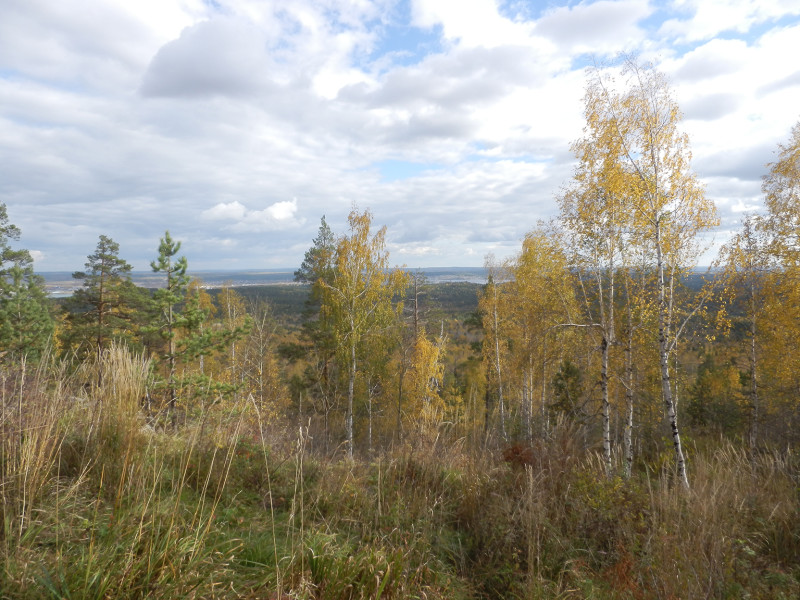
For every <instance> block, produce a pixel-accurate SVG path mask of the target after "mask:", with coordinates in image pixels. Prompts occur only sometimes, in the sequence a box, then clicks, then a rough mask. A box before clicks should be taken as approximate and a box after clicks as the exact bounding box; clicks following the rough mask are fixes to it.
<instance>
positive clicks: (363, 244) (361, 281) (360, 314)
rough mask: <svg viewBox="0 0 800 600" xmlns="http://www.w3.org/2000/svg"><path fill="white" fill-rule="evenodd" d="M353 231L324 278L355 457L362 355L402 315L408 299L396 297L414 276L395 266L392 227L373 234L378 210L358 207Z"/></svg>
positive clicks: (327, 312)
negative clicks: (391, 252)
mask: <svg viewBox="0 0 800 600" xmlns="http://www.w3.org/2000/svg"><path fill="white" fill-rule="evenodd" d="M348 223H349V228H350V233H349V235H345V236H343V237H341V238H339V240H338V243H337V244H336V255H335V261H334V269H333V272H332V275H331V278H330V280H329V281H326V280H325V279H320V284H321V288H322V290H321V291H322V309H321V314H322V315H323V316H324V318H326V319H329V322H330V323H331V326H332V328H333V336H334V339H335V341H336V348H337V353H338V357H339V360H340V362H341V363H342V364H343V365H345V367H346V372H347V407H346V413H345V432H346V438H347V452H348V455H349V456H350V457H352V456H353V404H354V395H355V382H356V374H357V373H358V362H357V358H358V354H359V350H360V349H361V346H362V344H363V343H364V342H365V340H366V338H367V337H368V336H371V335H379V334H381V333H382V332H384V331H385V330H386V329H387V328H388V327H389V326H390V325H391V324H392V323H394V322H395V321H396V319H398V318H399V315H400V313H401V311H402V303H395V302H394V298H395V297H399V295H400V294H401V293H402V292H403V291H404V290H405V288H406V286H407V285H408V275H407V274H406V273H405V272H404V271H401V270H398V269H390V267H389V252H388V251H387V250H386V228H385V227H382V228H381V229H379V230H378V231H377V232H375V233H374V234H372V233H371V225H372V214H371V213H370V212H369V211H368V210H365V211H364V212H358V210H356V209H353V210H352V211H351V212H350V215H349V217H348Z"/></svg>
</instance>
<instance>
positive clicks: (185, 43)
mask: <svg viewBox="0 0 800 600" xmlns="http://www.w3.org/2000/svg"><path fill="white" fill-rule="evenodd" d="M268 65H269V61H268V60H267V40H266V38H265V36H264V35H263V34H262V33H261V32H260V31H259V30H258V29H256V28H255V27H254V26H253V25H251V24H249V23H247V22H246V21H243V20H241V19H233V18H215V19H211V20H209V21H203V22H202V23H199V24H197V25H195V26H193V27H188V28H187V29H185V30H184V31H183V33H181V36H180V38H178V39H177V40H173V41H171V42H169V43H168V44H166V45H165V46H163V47H162V48H161V49H160V50H159V51H158V53H157V54H156V55H155V57H153V60H152V61H151V63H150V66H149V67H148V69H147V72H146V73H145V75H144V79H143V82H142V86H141V92H142V94H143V95H145V96H173V97H181V96H207V95H215V94H219V95H223V96H226V95H233V96H238V95H242V94H249V93H253V92H256V91H259V90H262V89H264V88H265V87H266V86H267V85H268V69H269V66H268Z"/></svg>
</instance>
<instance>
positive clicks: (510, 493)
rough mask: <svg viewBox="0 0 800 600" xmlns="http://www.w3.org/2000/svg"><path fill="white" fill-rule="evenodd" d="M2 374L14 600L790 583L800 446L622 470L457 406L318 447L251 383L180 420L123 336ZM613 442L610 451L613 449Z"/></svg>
mask: <svg viewBox="0 0 800 600" xmlns="http://www.w3.org/2000/svg"><path fill="white" fill-rule="evenodd" d="M102 361H103V363H104V364H103V365H102V372H103V373H105V374H106V376H105V377H103V379H102V383H101V385H100V386H95V385H90V386H85V385H83V382H84V381H87V380H88V381H95V378H94V377H93V376H92V375H93V373H94V371H93V369H97V368H98V366H97V365H92V366H85V367H84V369H83V370H82V371H79V373H78V374H76V375H73V376H67V375H66V374H65V373H64V372H63V370H60V369H59V367H58V365H57V364H56V363H54V362H53V361H50V360H45V361H44V362H43V363H41V364H40V366H39V367H38V368H36V369H26V368H25V367H21V368H20V369H19V370H17V371H16V372H14V373H7V374H6V377H5V378H4V381H3V406H2V416H1V417H0V418H1V419H2V421H1V422H0V427H2V431H3V447H2V455H1V456H0V464H1V465H2V488H0V490H1V493H2V499H3V502H2V507H3V509H2V510H3V513H2V530H1V531H0V564H1V565H2V576H1V577H0V596H2V597H3V598H76V599H77V598H143V597H150V598H176V597H186V598H242V597H245V598H247V597H250V598H336V599H339V598H413V597H418V598H423V597H424V598H698V597H704V598H709V597H711V598H725V597H731V598H734V597H736V598H741V597H751V598H791V597H797V595H798V594H800V562H799V559H800V510H798V509H800V497H799V496H798V489H799V488H798V485H799V484H800V457H798V456H797V454H796V453H795V452H783V453H781V452H763V453H759V454H755V455H751V454H748V453H746V452H744V451H742V450H739V449H737V448H736V447H734V446H733V445H731V444H726V443H723V444H716V443H715V444H713V445H709V446H708V449H705V448H704V447H703V444H700V443H697V444H694V445H690V446H689V447H688V454H689V456H690V461H691V465H692V472H693V486H692V489H691V491H686V490H685V489H683V488H682V487H681V486H678V485H675V483H674V481H672V479H673V478H674V469H673V468H670V467H669V466H668V465H669V458H668V455H666V456H651V457H647V459H643V460H642V464H640V465H637V468H636V469H635V470H634V472H635V475H634V477H632V478H631V479H630V480H628V481H623V480H622V479H620V478H607V477H605V475H604V474H603V468H602V466H601V465H602V462H603V460H604V459H603V457H602V455H601V453H596V452H593V451H586V450H584V449H583V443H582V442H581V438H582V432H581V431H580V429H579V428H578V427H576V426H569V425H567V424H565V423H559V424H556V425H555V426H554V428H553V430H552V434H551V435H550V436H549V437H548V438H546V439H542V440H540V441H538V442H536V443H535V444H533V445H530V446H522V445H517V446H510V447H505V448H500V447H496V446H495V445H494V444H493V442H492V440H491V439H490V440H485V439H474V438H470V437H469V436H466V437H463V436H462V437H458V436H456V435H454V432H453V431H452V430H448V427H447V426H446V425H442V426H441V427H439V428H438V429H437V430H436V431H435V432H429V433H428V434H427V435H419V436H416V437H413V438H411V437H410V438H409V439H407V440H406V442H405V443H404V444H402V445H398V446H396V447H394V448H393V449H391V450H387V451H385V452H382V453H379V454H375V455H373V456H369V457H367V456H361V457H358V456H357V457H356V458H355V459H353V460H349V459H347V458H345V455H346V453H344V452H340V453H339V455H336V456H328V455H323V454H320V453H319V452H317V451H316V450H315V440H313V439H312V438H311V437H310V436H309V434H308V431H307V429H305V428H304V427H302V426H298V427H287V426H284V424H279V423H273V422H265V421H264V419H263V413H262V411H261V410H260V407H259V406H258V405H257V404H256V403H254V402H253V401H252V398H251V399H241V400H239V401H236V402H231V403H226V404H224V405H223V404H218V405H211V406H207V407H205V408H204V409H198V410H197V411H195V412H193V413H191V414H189V415H187V416H186V421H185V423H184V424H183V425H182V426H181V427H179V428H178V429H176V430H172V431H168V430H163V429H160V428H158V427H154V426H153V425H152V422H153V421H152V418H153V415H148V414H147V413H145V412H143V411H142V410H141V408H140V399H141V396H142V393H143V390H144V386H145V384H146V381H147V377H148V367H149V365H148V364H147V361H146V360H144V359H142V358H141V357H137V356H132V355H130V354H129V353H128V352H127V351H126V350H124V349H122V348H120V347H116V346H115V347H112V348H110V349H108V350H107V351H106V352H105V353H104V355H103V358H102ZM619 458H620V457H615V460H618V459H619Z"/></svg>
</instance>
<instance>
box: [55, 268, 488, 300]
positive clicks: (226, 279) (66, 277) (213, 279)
mask: <svg viewBox="0 0 800 600" xmlns="http://www.w3.org/2000/svg"><path fill="white" fill-rule="evenodd" d="M410 270H412V269H410ZM294 271H295V269H264V270H248V271H194V272H191V273H190V275H191V276H192V277H197V278H198V279H201V280H202V281H203V283H204V284H205V285H206V287H208V288H218V287H222V286H223V285H230V286H232V287H236V288H241V287H250V286H271V285H292V286H295V285H297V284H296V283H295V282H294ZM412 271H414V270H412ZM419 271H420V272H421V273H423V274H424V275H425V277H427V279H428V281H429V282H430V283H445V282H470V283H484V282H485V280H486V275H485V270H484V269H483V267H432V268H427V269H419ZM39 275H41V276H42V277H44V279H45V284H46V287H47V291H48V293H49V294H50V295H51V296H52V297H54V298H58V297H64V296H70V295H72V292H73V291H74V290H75V289H77V288H79V287H80V286H81V282H80V281H79V280H77V279H73V278H72V273H70V272H66V271H58V272H43V273H39ZM131 279H132V280H133V282H134V283H135V284H136V285H139V286H142V287H147V288H157V287H160V286H161V285H163V282H164V276H163V275H160V274H156V273H151V272H149V271H144V272H142V271H139V272H136V271H134V272H132V273H131Z"/></svg>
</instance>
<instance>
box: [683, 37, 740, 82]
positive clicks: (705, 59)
mask: <svg viewBox="0 0 800 600" xmlns="http://www.w3.org/2000/svg"><path fill="white" fill-rule="evenodd" d="M745 46H746V44H745V43H744V42H743V41H741V40H713V41H711V42H709V43H707V44H704V45H703V46H700V47H699V48H697V49H695V50H692V51H691V52H689V53H688V54H687V55H686V57H685V59H684V61H683V64H682V65H681V66H680V67H679V68H678V69H677V70H676V71H675V73H674V74H673V79H674V80H675V81H678V82H680V81H686V82H694V81H703V80H705V79H711V78H714V77H717V76H719V75H727V74H729V73H734V72H735V71H737V70H738V69H739V68H740V67H741V59H740V51H741V50H743V49H744V47H745Z"/></svg>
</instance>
